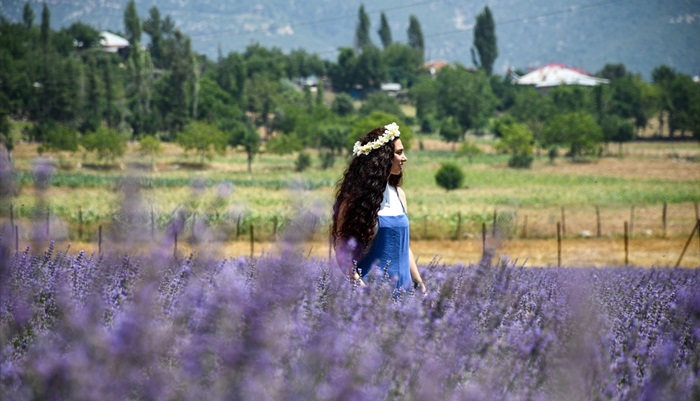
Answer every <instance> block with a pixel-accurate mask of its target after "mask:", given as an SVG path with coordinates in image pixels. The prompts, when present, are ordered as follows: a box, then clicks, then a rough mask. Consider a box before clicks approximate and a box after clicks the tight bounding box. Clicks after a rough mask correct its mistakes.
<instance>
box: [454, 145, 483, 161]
mask: <svg viewBox="0 0 700 401" xmlns="http://www.w3.org/2000/svg"><path fill="white" fill-rule="evenodd" d="M482 153H484V152H483V151H482V150H481V149H480V148H479V147H478V146H476V144H474V143H473V142H470V141H465V142H462V145H460V147H459V149H458V150H457V155H459V156H466V157H467V159H469V162H470V163H471V162H472V159H473V158H474V157H475V156H479V155H480V154H482Z"/></svg>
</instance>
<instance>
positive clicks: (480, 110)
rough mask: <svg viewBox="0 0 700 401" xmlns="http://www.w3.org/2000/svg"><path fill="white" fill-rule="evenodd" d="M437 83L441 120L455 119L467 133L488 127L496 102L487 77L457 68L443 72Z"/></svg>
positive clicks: (443, 70)
mask: <svg viewBox="0 0 700 401" xmlns="http://www.w3.org/2000/svg"><path fill="white" fill-rule="evenodd" d="M436 81H437V93H439V94H440V96H439V97H438V100H437V106H438V117H440V118H441V119H442V118H447V117H455V118H456V119H457V121H458V122H459V124H460V125H461V126H462V128H463V129H464V130H465V131H466V130H468V129H476V130H479V129H481V128H483V127H484V126H485V125H486V123H487V122H488V119H489V117H491V116H492V115H493V113H494V111H495V109H496V102H497V98H496V96H495V95H494V94H493V91H492V90H491V85H490V84H489V80H488V78H487V77H486V75H484V74H483V73H476V74H475V73H472V72H469V71H467V70H466V69H465V68H464V67H462V66H459V65H456V66H448V67H445V68H443V69H441V70H440V72H438V74H437V79H436Z"/></svg>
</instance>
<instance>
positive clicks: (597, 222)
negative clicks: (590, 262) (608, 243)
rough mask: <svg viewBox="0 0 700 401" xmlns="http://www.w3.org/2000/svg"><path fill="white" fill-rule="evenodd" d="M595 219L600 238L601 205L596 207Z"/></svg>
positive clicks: (597, 234) (597, 233) (597, 235)
mask: <svg viewBox="0 0 700 401" xmlns="http://www.w3.org/2000/svg"><path fill="white" fill-rule="evenodd" d="M595 220H596V225H595V226H596V237H597V238H600V235H601V231H600V206H596V207H595Z"/></svg>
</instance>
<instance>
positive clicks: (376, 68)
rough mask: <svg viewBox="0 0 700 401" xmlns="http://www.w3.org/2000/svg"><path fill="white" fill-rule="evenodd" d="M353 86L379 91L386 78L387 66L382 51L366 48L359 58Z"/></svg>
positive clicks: (371, 47)
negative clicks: (357, 85)
mask: <svg viewBox="0 0 700 401" xmlns="http://www.w3.org/2000/svg"><path fill="white" fill-rule="evenodd" d="M353 76H354V79H353V81H352V82H353V84H359V85H361V86H362V87H363V88H365V89H379V87H380V86H381V84H382V81H384V79H385V78H386V65H385V64H384V59H383V58H382V53H381V51H380V50H379V49H378V48H376V47H374V46H366V47H365V48H364V49H363V51H362V53H360V55H359V56H358V57H357V63H356V64H355V70H354V74H353Z"/></svg>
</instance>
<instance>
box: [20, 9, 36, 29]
mask: <svg viewBox="0 0 700 401" xmlns="http://www.w3.org/2000/svg"><path fill="white" fill-rule="evenodd" d="M22 22H23V23H24V27H25V28H27V30H30V29H32V25H34V9H33V8H32V6H31V5H30V4H29V2H26V3H24V10H23V12H22Z"/></svg>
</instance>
